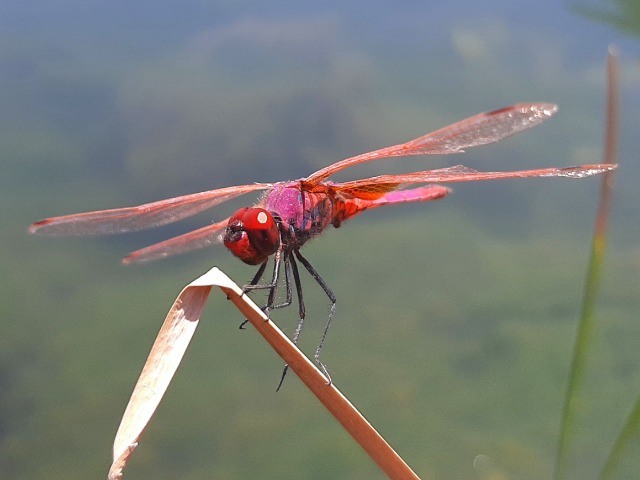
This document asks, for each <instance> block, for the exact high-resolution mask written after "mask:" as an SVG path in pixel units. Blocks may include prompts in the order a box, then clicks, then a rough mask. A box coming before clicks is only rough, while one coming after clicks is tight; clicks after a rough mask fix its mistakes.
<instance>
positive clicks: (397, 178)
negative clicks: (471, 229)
mask: <svg viewBox="0 0 640 480" xmlns="http://www.w3.org/2000/svg"><path fill="white" fill-rule="evenodd" d="M616 167H617V165H611V164H596V165H580V166H577V167H565V168H556V167H552V168H538V169H534V170H517V171H514V172H479V171H477V170H474V169H473V168H468V167H465V166H463V165H457V166H454V167H447V168H439V169H436V170H425V171H423V172H414V173H407V174H400V175H380V176H377V177H371V178H363V179H362V180H354V181H352V182H344V183H340V184H339V185H336V186H335V188H336V190H338V191H340V192H344V193H347V194H350V193H351V191H352V190H353V191H356V192H360V191H362V190H364V189H373V188H375V187H376V186H378V187H380V186H383V187H384V186H386V185H390V186H397V185H398V184H415V183H456V182H472V181H479V180H498V179H503V178H530V177H564V178H584V177H590V176H592V175H599V174H601V173H604V172H608V171H611V170H614V169H615V168H616Z"/></svg>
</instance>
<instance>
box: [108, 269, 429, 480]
mask: <svg viewBox="0 0 640 480" xmlns="http://www.w3.org/2000/svg"><path fill="white" fill-rule="evenodd" d="M212 287H218V288H220V289H221V290H222V292H223V293H224V294H225V295H226V297H227V298H228V299H229V300H231V301H232V302H233V304H234V305H235V306H236V307H237V308H238V310H240V312H241V313H242V315H243V316H244V317H245V318H247V319H248V320H249V321H250V322H251V324H252V325H253V326H254V327H255V328H256V330H257V331H258V332H259V333H260V335H262V336H263V338H264V339H265V340H267V342H268V343H269V344H270V345H271V347H272V348H273V349H274V350H275V351H276V353H277V354H278V355H279V356H280V357H281V358H282V359H283V360H284V361H285V363H287V364H288V365H289V367H290V368H291V370H293V371H294V372H295V373H296V375H298V377H299V378H300V379H301V380H302V381H303V382H304V384H305V385H306V386H307V388H309V390H311V391H312V392H313V394H314V395H315V396H316V397H317V398H318V400H320V402H321V403H322V404H323V405H324V406H325V408H326V409H327V410H329V412H330V413H331V414H332V415H333V416H334V417H335V418H336V419H337V420H338V421H339V422H340V424H342V426H343V427H344V429H345V430H347V432H348V433H349V434H350V435H351V436H352V437H353V438H354V440H356V442H358V443H359V444H360V446H361V447H362V448H363V449H364V450H365V451H366V452H367V454H368V455H369V456H370V457H371V458H372V459H373V461H375V462H376V463H377V464H378V466H379V467H380V468H381V469H382V470H383V471H384V472H385V473H386V474H387V475H388V476H389V478H392V479H418V478H419V477H418V476H417V475H416V474H415V473H414V472H413V470H411V468H410V467H409V466H408V465H407V464H406V463H405V462H404V460H402V458H401V457H400V456H399V455H398V454H397V453H396V452H395V451H394V450H393V448H391V446H390V445H389V444H388V443H387V442H386V441H385V440H384V438H382V437H381V436H380V434H379V433H378V432H377V431H376V430H375V429H374V428H373V427H372V426H371V424H370V423H369V422H368V421H367V420H366V419H365V418H364V417H363V416H362V415H361V414H360V412H358V411H357V410H356V408H355V407H354V406H353V405H352V404H351V403H350V402H349V400H347V398H346V397H345V396H344V395H342V393H340V391H339V390H338V389H337V388H336V387H335V385H334V384H327V379H326V378H325V376H324V375H323V374H322V372H321V371H320V370H319V369H318V368H317V367H316V366H315V365H314V364H313V363H312V362H311V361H310V360H309V359H308V358H307V357H305V356H304V355H303V354H302V352H300V350H298V348H297V347H296V346H295V345H294V344H293V343H292V342H291V341H290V340H289V339H288V338H287V337H286V336H285V335H284V334H283V333H282V332H281V331H280V330H279V329H278V328H277V327H276V325H275V324H274V323H273V322H271V321H270V320H269V319H268V318H267V317H266V316H265V314H264V313H263V312H262V310H260V308H258V307H257V306H256V305H255V303H253V301H252V300H251V299H250V298H249V297H247V296H246V295H244V294H243V293H242V290H241V289H240V287H238V286H237V285H236V284H235V283H234V282H233V281H232V280H231V279H230V278H229V277H228V276H227V275H225V274H224V273H223V272H222V271H220V270H219V269H218V268H216V267H214V268H212V269H211V270H209V271H208V272H207V273H205V274H204V275H202V276H201V277H200V278H198V279H196V280H194V281H193V282H191V283H190V284H189V285H187V286H186V287H185V288H184V289H183V290H182V292H180V295H178V298H177V299H176V300H175V302H174V303H173V305H172V306H171V309H170V310H169V313H168V314H167V318H166V319H165V322H164V324H163V325H162V328H161V329H160V332H159V333H158V336H157V338H156V341H155V342H154V344H153V347H152V348H151V352H150V353H149V357H148V358H147V362H146V364H145V366H144V368H143V369H142V373H141V374H140V378H139V379H138V382H137V383H136V386H135V388H134V391H133V393H132V394H131V399H130V400H129V404H128V405H127V408H126V410H125V413H124V415H123V418H122V421H121V423H120V427H119V428H118V432H117V434H116V438H115V440H114V444H113V463H112V465H111V468H110V470H109V479H110V480H115V479H119V478H121V477H122V471H123V469H124V467H125V465H126V463H127V461H128V459H129V457H130V456H131V454H132V453H133V450H134V449H135V447H136V446H137V443H138V440H139V438H140V435H141V434H142V432H143V430H144V428H145V427H146V426H147V424H148V423H149V420H150V419H151V417H152V415H153V413H154V412H155V409H156V407H157V406H158V404H159V403H160V400H161V399H162V397H163V395H164V393H165V391H166V389H167V387H168V385H169V382H170V381H171V378H172V377H173V374H174V373H175V371H176V369H177V368H178V365H179V364H180V361H181V360H182V357H183V355H184V352H185V350H186V349H187V345H188V344H189V342H190V341H191V338H192V336H193V333H194V331H195V329H196V326H197V324H198V321H199V320H200V316H201V314H202V311H203V309H204V306H205V303H206V301H207V298H208V297H209V293H210V291H211V288H212Z"/></svg>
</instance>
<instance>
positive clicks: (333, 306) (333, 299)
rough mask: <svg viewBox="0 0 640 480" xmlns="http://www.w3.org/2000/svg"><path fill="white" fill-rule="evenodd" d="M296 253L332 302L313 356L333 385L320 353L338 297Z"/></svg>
mask: <svg viewBox="0 0 640 480" xmlns="http://www.w3.org/2000/svg"><path fill="white" fill-rule="evenodd" d="M294 253H295V255H296V258H297V259H298V260H299V261H300V263H302V265H304V268H306V269H307V271H308V272H309V274H310V275H311V276H312V277H313V279H314V280H315V281H316V282H318V284H319V285H320V286H321V287H322V289H323V290H324V293H326V294H327V297H329V300H330V301H331V308H330V309H329V318H328V319H327V324H326V325H325V327H324V330H323V332H322V336H321V337H320V343H319V344H318V348H316V353H315V354H314V356H313V357H314V358H315V360H316V363H317V364H318V366H319V367H320V369H321V370H322V373H324V376H325V377H327V380H328V381H329V385H331V375H329V372H328V371H327V368H326V367H325V366H324V364H323V363H322V362H321V361H320V351H321V350H322V347H323V346H324V341H325V340H326V338H327V332H328V331H329V326H330V325H331V320H333V317H334V315H335V313H336V296H335V294H334V293H333V291H332V290H331V289H330V288H329V285H327V283H326V282H325V281H324V280H323V278H322V277H321V276H320V274H319V273H318V272H317V271H316V269H315V268H313V266H312V265H311V263H309V260H307V259H306V258H304V257H303V256H302V254H301V253H300V251H299V250H294ZM296 286H297V285H296Z"/></svg>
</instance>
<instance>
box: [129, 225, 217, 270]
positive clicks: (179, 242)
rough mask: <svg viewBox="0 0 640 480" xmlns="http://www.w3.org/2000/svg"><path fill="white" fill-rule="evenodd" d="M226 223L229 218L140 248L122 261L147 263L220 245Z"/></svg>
mask: <svg viewBox="0 0 640 480" xmlns="http://www.w3.org/2000/svg"><path fill="white" fill-rule="evenodd" d="M228 221H229V218H225V219H224V220H222V221H220V222H216V223H214V224H212V225H207V226H206V227H203V228H199V229H198V230H194V231H192V232H189V233H185V234H184V235H180V236H178V237H173V238H170V239H168V240H165V241H164V242H160V243H155V244H153V245H150V246H148V247H145V248H141V249H140V250H136V251H135V252H133V253H130V254H129V255H127V256H126V257H124V258H123V259H122V261H123V262H124V263H134V262H148V261H151V260H159V259H161V258H166V257H168V256H170V255H178V254H179V253H185V252H188V251H190V250H196V249H198V248H204V247H208V246H209V245H214V244H217V243H222V239H221V232H222V230H224V229H225V228H226V227H227V222H228Z"/></svg>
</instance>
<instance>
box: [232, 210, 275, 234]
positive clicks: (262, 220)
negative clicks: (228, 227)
mask: <svg viewBox="0 0 640 480" xmlns="http://www.w3.org/2000/svg"><path fill="white" fill-rule="evenodd" d="M238 213H239V214H240V215H239V218H238V220H240V221H241V222H242V224H243V225H244V228H245V230H247V231H249V230H271V229H273V228H274V227H276V222H275V220H274V219H273V216H272V215H271V214H270V213H269V212H267V211H266V210H265V209H264V208H257V207H253V208H245V209H244V210H243V211H242V212H241V211H238V212H237V213H236V214H238ZM234 217H235V215H234Z"/></svg>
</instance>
